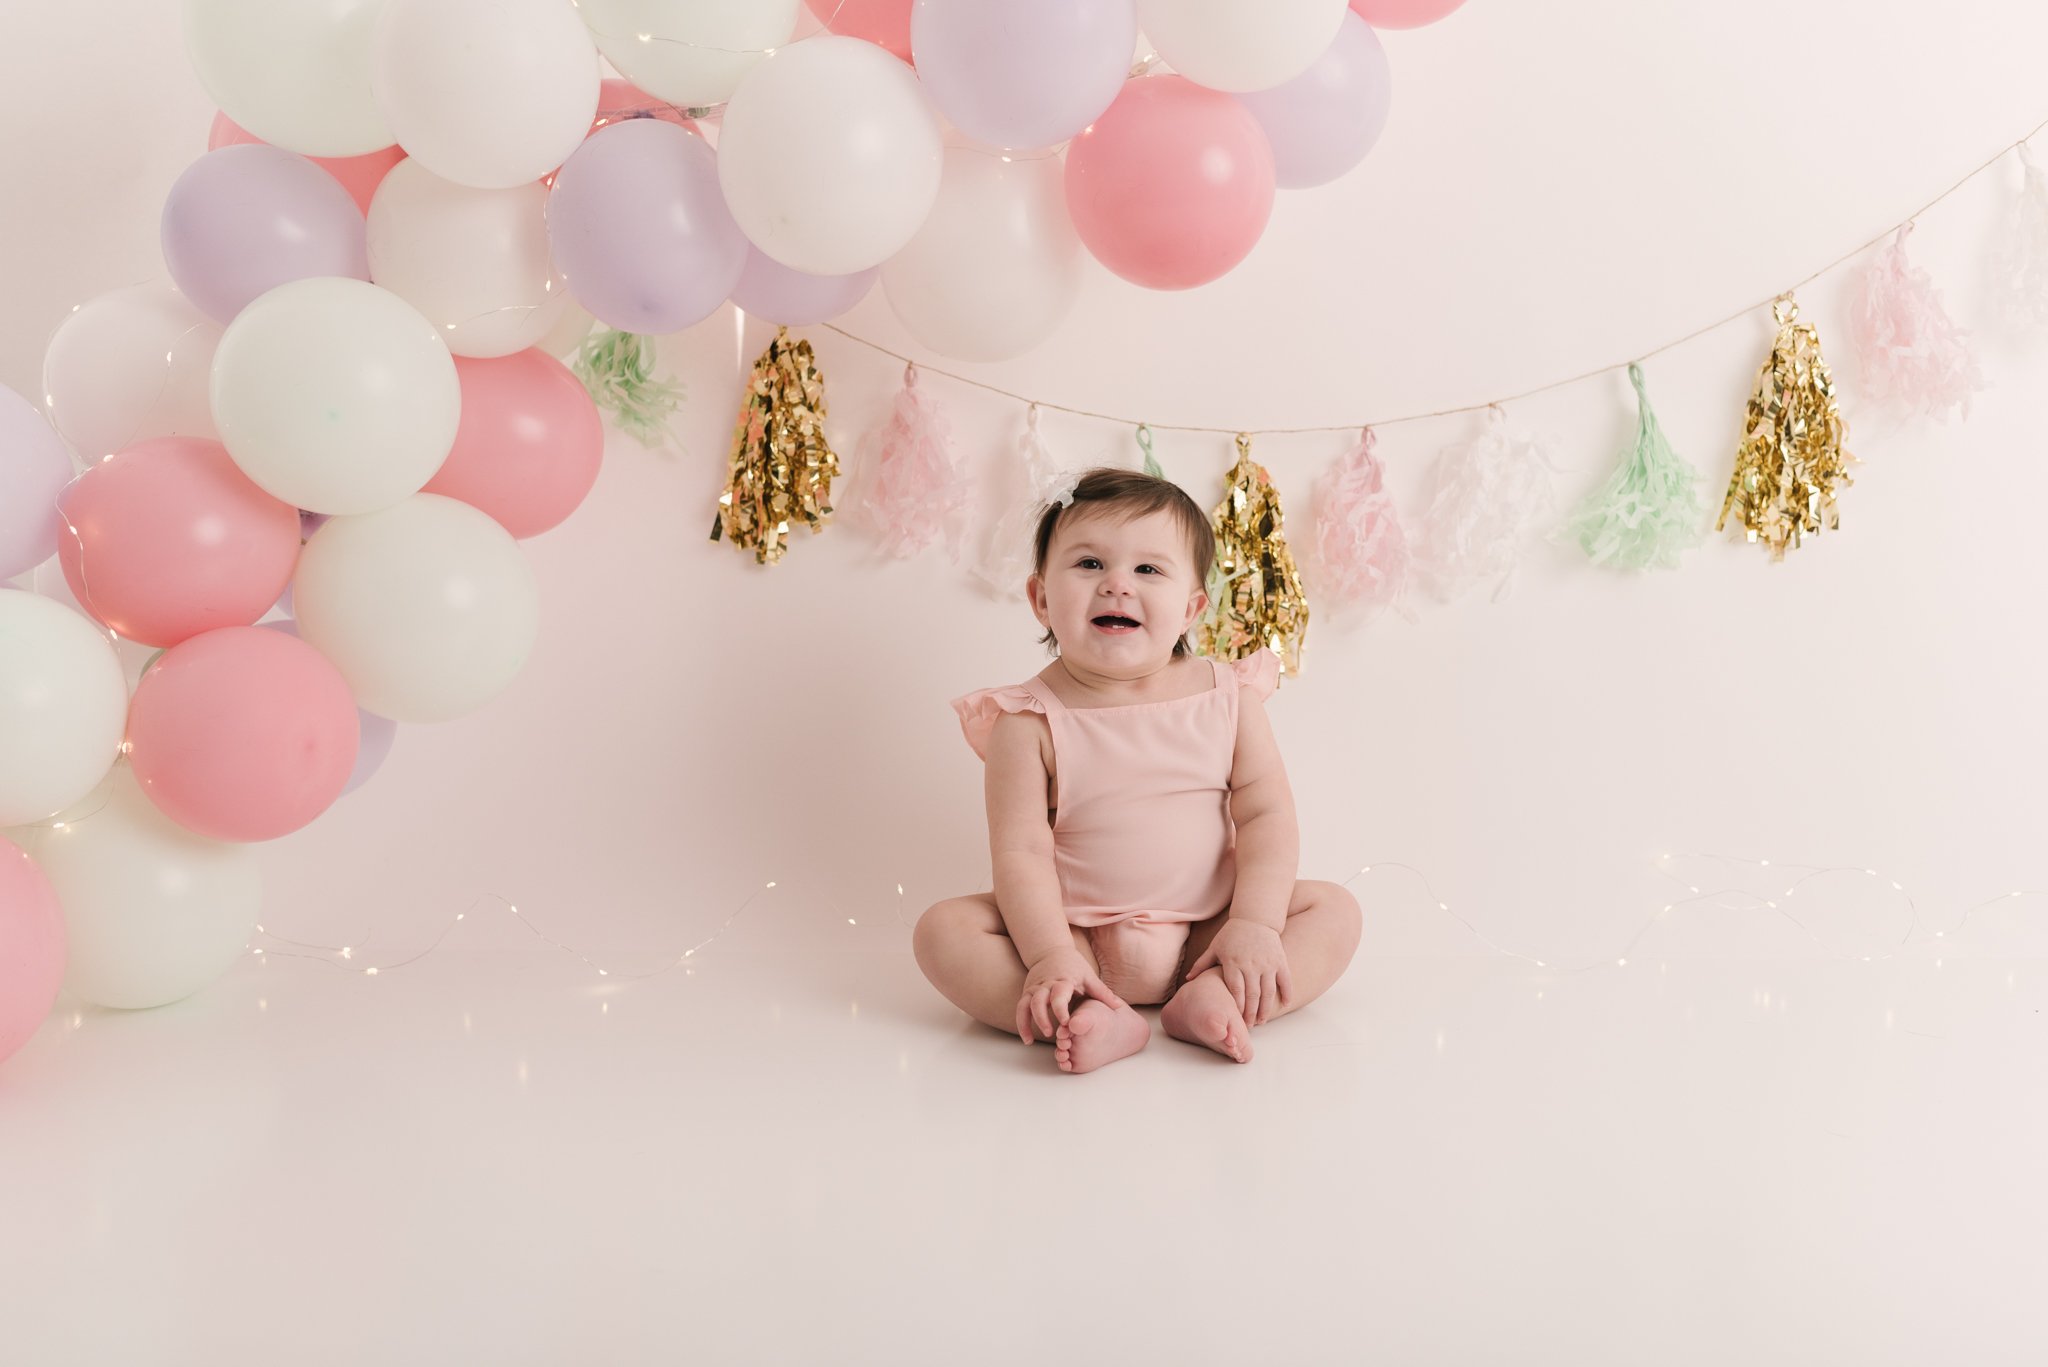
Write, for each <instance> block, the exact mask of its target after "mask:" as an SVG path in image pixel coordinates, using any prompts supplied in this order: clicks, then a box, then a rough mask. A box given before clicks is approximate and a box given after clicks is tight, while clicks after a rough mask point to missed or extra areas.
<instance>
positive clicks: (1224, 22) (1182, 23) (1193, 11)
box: [1138, 0, 1345, 91]
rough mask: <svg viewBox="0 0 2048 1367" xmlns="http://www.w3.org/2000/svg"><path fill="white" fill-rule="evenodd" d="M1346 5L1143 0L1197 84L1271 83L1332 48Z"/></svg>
mask: <svg viewBox="0 0 2048 1367" xmlns="http://www.w3.org/2000/svg"><path fill="white" fill-rule="evenodd" d="M1344 10H1345V0H1260V3H1258V4H1256V5H1247V4H1245V3H1244V0H1138V25H1139V27H1140V28H1142V29H1143V30H1144V34H1145V37H1146V38H1147V39H1149V40H1150V41H1151V43H1152V46H1153V47H1154V48H1155V49H1156V50H1157V51H1158V53H1159V56H1160V58H1161V59H1162V60H1163V61H1165V62H1166V64H1167V65H1168V66H1171V67H1172V68H1173V69H1174V70H1175V71H1177V72H1179V73H1180V74H1181V75H1183V76H1185V77H1187V78H1188V79H1189V80H1191V81H1193V82H1194V83H1195V84H1196V85H1205V86H1208V87H1209V88H1210V89H1211V90H1230V91H1247V90H1270V89H1272V88H1273V87H1274V86H1276V85H1283V84H1285V83H1286V82H1288V81H1291V80H1293V79H1294V78H1295V77H1296V76H1299V75H1300V74H1301V73H1302V72H1304V71H1306V70H1308V69H1309V68H1310V67H1311V66H1313V65H1315V60H1316V58H1318V57H1320V56H1322V55H1323V54H1324V53H1325V52H1327V51H1328V50H1329V47H1330V44H1331V43H1333V42H1335V41H1336V40H1337V27H1338V25H1340V24H1342V23H1343V22H1344Z"/></svg>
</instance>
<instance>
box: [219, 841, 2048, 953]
mask: <svg viewBox="0 0 2048 1367" xmlns="http://www.w3.org/2000/svg"><path fill="white" fill-rule="evenodd" d="M1686 860H1714V861H1718V862H1720V863H1723V864H1744V865H1749V866H1752V867H1755V868H1760V869H1779V870H1786V871H1797V876H1796V877H1794V878H1792V880H1791V881H1790V882H1789V883H1788V884H1787V885H1786V886H1785V887H1784V888H1783V889H1782V890H1781V891H1777V892H1774V893H1771V894H1769V895H1765V894H1762V893H1756V892H1751V891H1749V890H1748V889H1745V888H1739V887H1726V888H1718V889H1715V890H1713V891H1706V890H1703V889H1702V888H1701V887H1700V886H1699V884H1697V883H1694V882H1691V881H1689V879H1688V878H1686V877H1685V876H1683V875H1681V874H1679V873H1677V872H1674V871H1673V869H1672V864H1673V861H1686ZM1651 863H1652V866H1653V867H1654V868H1655V870H1656V872H1657V873H1658V874H1659V875H1660V876H1661V877H1663V878H1666V879H1668V880H1670V881H1671V882H1673V883H1674V884H1676V885H1677V886H1680V887H1683V888H1685V890H1686V892H1687V893H1688V894H1689V895H1687V896H1683V897H1674V898H1673V899H1672V900H1671V901H1668V902H1664V903H1661V904H1660V905H1659V906H1658V908H1657V910H1656V911H1654V912H1652V913H1650V914H1649V915H1648V916H1646V917H1644V918H1643V919H1642V920H1641V923H1640V924H1639V925H1637V927H1636V929H1635V931H1634V933H1633V934H1632V935H1630V936H1629V938H1628V940H1627V941H1626V942H1625V943H1624V944H1623V945H1622V946H1621V947H1620V948H1619V949H1617V950H1613V951H1609V952H1605V953H1601V954H1596V955H1592V956H1589V957H1587V958H1586V959H1585V960H1584V961H1583V962H1579V963H1575V964H1567V963H1564V962H1561V961H1560V960H1559V959H1558V957H1557V956H1554V955H1553V956H1543V955H1538V954H1531V953H1525V952H1523V951H1522V950H1518V949H1513V948H1509V947H1507V946H1505V945H1502V944H1501V943H1499V942H1498V941H1497V940H1495V939H1494V938H1493V937H1492V936H1490V935H1488V934H1487V933H1486V932H1485V931H1484V930H1482V929H1480V928H1479V927H1478V926H1477V925H1475V924H1473V922H1472V921H1471V920H1469V919H1468V918H1466V917H1465V916H1463V915H1461V914H1460V913H1459V912H1458V911H1457V910H1455V909H1453V908H1452V906H1451V904H1450V903H1449V902H1448V901H1446V900H1444V898H1443V897H1442V896H1441V895H1440V894H1438V892H1437V890H1436V887H1435V885H1434V884H1433V883H1432V882H1431V881H1430V879H1429V877H1428V875H1427V874H1425V873H1423V871H1422V870H1420V869H1418V868H1416V867H1415V866H1414V865H1412V864H1405V863H1401V862H1399V861H1394V860H1381V861H1375V862H1371V863H1367V864H1364V865H1361V866H1360V868H1359V869H1358V872H1356V873H1354V874H1352V875H1351V876H1350V877H1349V878H1347V879H1345V880H1344V886H1346V887H1349V886H1350V885H1351V884H1353V883H1355V882H1357V881H1358V880H1359V879H1361V878H1364V877H1366V876H1367V875H1370V874H1374V873H1379V874H1381V875H1382V877H1381V878H1380V879H1379V880H1378V881H1380V882H1385V881H1387V880H1386V878H1385V877H1384V875H1385V873H1386V872H1387V871H1389V870H1397V869H1398V870H1402V871H1405V872H1407V873H1409V874H1411V875H1413V876H1414V878H1415V879H1416V880H1417V881H1419V882H1420V883H1421V884H1422V888H1423V891H1424V893H1425V894H1426V896H1427V899H1428V902H1429V903H1430V904H1431V906H1432V907H1433V909H1434V910H1436V911H1438V912H1440V913H1442V914H1444V915H1447V916H1448V917H1449V918H1450V919H1452V920H1454V921H1456V922H1457V923H1458V924H1459V925H1460V926H1462V927H1464V929H1465V930H1466V931H1467V932H1469V933H1470V934H1471V936H1472V937H1473V938H1474V939H1475V940H1477V941H1478V942H1479V943H1480V944H1481V945H1483V946H1485V947H1486V948H1487V949H1489V950H1491V951H1493V952H1494V953H1495V954H1498V955H1501V956H1503V957H1505V958H1511V959H1517V960H1520V961H1521V962H1523V963H1527V964H1529V965H1531V966H1532V967H1535V968H1539V969H1542V970H1544V971H1546V972H1548V973H1551V974H1557V975H1571V974H1578V973H1586V972H1590V971H1592V970H1594V969H1600V968H1615V969H1625V968H1627V967H1628V966H1629V963H1630V961H1631V957H1632V956H1633V955H1634V954H1635V952H1636V948H1637V946H1638V945H1639V944H1641V942H1642V940H1643V938H1644V937H1645V936H1646V935H1648V934H1649V933H1650V932H1651V931H1652V930H1654V929H1655V928H1656V927H1657V926H1658V925H1659V924H1660V923H1662V922H1663V921H1664V920H1665V918H1667V917H1668V916H1670V915H1671V914H1672V913H1674V912H1677V911H1680V910H1681V909H1682V908H1685V907H1689V906H1692V905H1695V904H1698V903H1712V904H1714V905H1716V906H1718V907H1720V908H1721V909H1723V910H1729V911H1738V910H1768V911H1772V912H1775V913H1776V914H1777V916H1778V917H1779V918H1781V919H1783V920H1785V921H1787V922H1789V923H1790V924H1792V925H1793V926H1794V927H1796V928H1797V929H1798V930H1799V931H1801V932H1802V933H1803V934H1804V935H1805V936H1806V937H1807V939H1808V940H1810V941H1811V942H1812V943H1813V944H1814V945H1815V946H1817V947H1819V948H1820V949H1821V950H1822V951H1824V952H1825V953H1826V954H1827V956H1828V957H1830V958H1834V959H1838V960H1855V961H1861V962H1864V963H1871V962H1880V961H1883V960H1887V959H1892V958H1896V957H1898V956H1899V955H1900V954H1902V953H1904V952H1905V951H1906V948H1907V946H1908V945H1909V944H1911V943H1913V942H1914V936H1915V933H1916V932H1918V934H1919V935H1920V936H1921V937H1922V939H1921V941H1920V942H1921V943H1928V942H1933V941H1945V942H1949V943H1955V942H1956V937H1958V936H1959V935H1960V934H1961V932H1962V931H1963V930H1964V929H1965V927H1967V926H1968V925H1969V922H1970V918H1971V917H1972V916H1973V915H1975V914H1976V913H1977V912H1979V911H1981V910H1983V909H1984V908H1986V907H1990V906H1994V905H1998V904H2001V903H2008V902H2012V901H2014V900H2016V899H2022V898H2029V897H2048V889H2044V888H2014V889H2012V890H2010V891H2006V892H2002V893H1999V894H1997V895H1996V896H1993V897H1988V898H1984V899H1982V900H1980V901H1978V902H1975V903H1973V904H1971V905H1970V906H1968V907H1965V908H1964V909H1963V911H1962V913H1961V915H1960V916H1958V917H1957V918H1956V922H1955V924H1954V925H1953V926H1950V927H1944V928H1939V929H1937V928H1935V927H1934V926H1932V925H1930V924H1929V923H1928V922H1927V921H1926V919H1925V918H1923V916H1922V914H1921V910H1920V904H1919V901H1918V899H1916V898H1915V897H1914V896H1913V895H1912V893H1910V892H1909V891H1907V889H1906V887H1905V885H1904V884H1903V883H1901V882H1900V881H1899V880H1898V879H1896V878H1894V877H1892V876H1891V875H1889V874H1886V873H1883V872H1881V871H1879V870H1877V869H1874V868H1866V867H1862V866H1858V865H1835V866H1827V865H1816V864H1794V863H1787V862H1785V861H1782V860H1770V859H1751V858H1745V857H1743V856H1739V855H1725V854H1713V853H1705V852H1694V853H1662V854H1658V855H1656V856H1655V857H1654V859H1652V861H1651ZM1837 875H1850V876H1852V877H1857V878H1862V879H1867V880H1872V881H1876V882H1881V883H1884V884H1887V885H1889V890H1890V891H1892V892H1895V893H1897V894H1899V898H1900V899H1901V900H1902V901H1903V902H1904V904H1905V909H1906V915H1905V918H1904V920H1905V928H1904V929H1903V930H1902V931H1901V932H1900V933H1899V935H1898V936H1897V938H1896V939H1895V940H1893V941H1891V942H1890V946H1889V948H1888V949H1886V950H1885V952H1883V953H1863V952H1856V953H1843V952H1840V951H1839V950H1836V949H1835V948H1834V947H1833V946H1831V945H1830V944H1829V943H1828V942H1827V941H1826V940H1824V939H1823V938H1822V937H1821V936H1819V935H1817V934H1815V932H1814V931H1813V929H1812V927H1811V926H1809V925H1808V924H1807V923H1806V922H1804V921H1802V920H1801V919H1800V918H1799V917H1797V916H1795V915H1793V914H1792V912H1791V911H1790V910H1789V908H1788V907H1787V905H1786V904H1787V903H1789V902H1791V900H1792V899H1793V898H1794V897H1795V896H1796V895H1797V894H1798V893H1799V891H1800V890H1801V889H1802V888H1805V887H1806V886H1807V884H1809V883H1812V882H1814V881H1816V880H1818V879H1821V878H1826V877H1832V876H1837ZM781 887H782V883H781V881H780V880H773V881H770V882H768V883H765V884H763V885H762V886H761V887H759V888H756V889H754V890H753V891H751V892H749V893H748V894H747V895H746V896H745V897H744V898H742V899H741V900H740V902H739V904H738V905H737V906H735V907H734V908H733V909H732V911H731V912H730V913H728V914H727V916H726V918H725V920H724V921H723V922H721V923H720V924H719V927H718V929H717V930H715V931H713V932H712V933H711V934H710V935H709V936H707V937H705V938H704V939H702V940H699V941H697V942H696V943H694V944H692V945H690V946H689V947H688V948H686V949H683V950H682V951H681V952H679V953H675V954H674V955H673V956H672V957H667V956H666V955H665V957H666V962H664V963H663V964H662V966H661V967H659V968H654V969H649V970H647V971H645V972H624V971H621V970H620V969H619V968H617V967H608V966H606V965H603V964H600V963H598V962H597V961H596V960H595V959H593V958H591V956H590V955H588V954H586V953H584V952H583V951H582V950H580V949H577V948H575V947H574V946H572V945H568V944H564V943H563V942H562V941H560V940H558V939H556V938H555V937H553V936H552V935H549V934H548V933H547V932H545V931H543V930H542V929H541V928H540V927H539V926H537V925H535V924H534V922H533V920H532V919H531V918H530V917H529V916H528V915H527V914H526V913H525V912H522V911H521V910H520V909H519V907H518V906H517V905H516V904H515V903H513V902H512V901H511V900H510V899H508V898H505V897H503V896H502V895H500V894H498V893H493V892H485V893H479V894H478V895H477V896H476V897H475V898H474V899H472V900H471V901H470V902H469V903H468V905H467V906H465V908H464V909H463V910H462V911H458V912H456V913H455V915H454V917H453V918H452V919H450V920H449V921H448V922H446V923H445V924H444V925H443V926H442V927H441V930H440V933H439V934H438V935H436V936H435V937H434V939H433V941H432V942H431V943H430V944H428V946H427V947H426V948H425V949H423V950H420V951H419V952H418V953H416V954H412V955H409V956H407V957H405V958H402V959H397V960H392V961H390V962H386V963H381V964H363V963H360V962H358V960H357V955H358V953H359V951H360V950H361V949H362V948H363V945H364V944H366V943H367V942H368V941H367V939H366V940H364V941H363V942H361V943H357V944H352V945H321V944H314V943H311V942H309V941H304V940H296V939H291V938H289V937H286V936H282V935H278V934H277V933H275V932H274V931H271V930H269V929H267V928H265V927H264V926H262V925H260V924H259V925H258V926H257V927H256V929H257V930H258V931H259V932H261V933H262V934H263V935H264V936H265V937H266V938H268V939H271V940H274V941H277V942H279V943H281V944H287V945H292V946H296V948H295V949H291V950H276V949H266V948H264V947H262V946H260V945H259V946H252V947H251V949H250V951H249V952H250V954H251V955H252V956H253V957H257V958H260V959H264V960H268V959H272V958H292V959H305V960H308V961H311V962H314V963H323V964H327V965H328V966H330V967H334V968H340V969H345V970H347V971H349V972H353V973H359V974H361V975H363V976H365V977H372V978H374V977H380V976H383V975H385V974H388V973H390V972H392V971H393V970H395V969H399V968H404V967H406V966H408V965H411V964H415V963H418V962H419V961H420V960H422V959H424V958H426V957H427V956H428V955H430V954H432V953H433V952H434V951H435V950H437V949H439V948H440V947H441V945H442V944H443V943H444V942H445V941H446V940H447V938H448V936H449V935H450V934H451V933H453V931H454V930H455V928H456V926H457V925H458V924H460V923H463V922H465V921H466V920H467V919H468V917H469V914H470V913H471V912H473V911H475V910H476V909H477V907H478V906H479V905H480V904H482V903H485V902H497V903H499V904H500V905H501V906H502V907H503V908H504V909H505V910H506V911H507V912H509V913H510V914H511V915H512V916H513V917H514V918H515V919H517V920H518V921H519V923H520V924H521V925H522V926H524V927H525V928H526V929H527V930H528V931H529V932H531V933H532V934H533V935H534V936H535V937H536V938H538V939H540V940H542V941H544V942H545V943H546V944H547V945H549V946H551V947H552V948H554V949H556V950H559V951H561V952H563V953H565V954H568V955H571V956H572V957H574V958H576V959H577V960H579V961H580V962H581V963H582V964H583V965H584V967H586V968H588V969H590V970H591V971H592V973H593V974H595V976H597V977H600V978H608V979H613V980H617V981H627V982H631V981H639V980H644V979H648V978H658V977H662V976H665V975H667V974H669V973H673V972H674V971H675V970H676V969H678V968H681V969H682V970H683V971H684V974H685V975H686V976H690V975H693V974H694V973H695V969H696V965H697V964H698V963H700V962H702V960H701V959H699V957H698V956H699V954H700V953H701V952H702V951H703V950H704V949H705V948H706V947H707V946H709V945H710V944H712V943H713V942H715V941H716V940H718V939H719V938H720V937H721V936H723V935H724V934H725V933H726V931H727V930H729V929H730V928H731V927H732V924H733V922H734V921H736V920H738V919H739V918H740V916H742V915H743V914H745V913H746V911H747V910H748V908H750V907H752V906H753V905H754V904H755V902H756V901H758V900H759V899H760V898H761V896H762V895H763V894H764V893H767V892H770V891H775V890H778V889H780V888H781ZM1731 895H1733V896H1739V897H1743V898H1747V899H1749V901H1748V903H1747V905H1738V906H1731V905H1730V904H1729V903H1727V902H1726V901H1723V900H1722V899H1724V898H1726V897H1729V896H1731ZM904 898H905V889H904V885H903V884H902V883H897V884H896V897H895V901H894V902H893V903H892V904H891V905H892V907H893V909H894V911H895V916H896V921H897V923H898V924H899V925H900V926H901V927H902V928H903V929H904V930H905V931H909V930H910V929H912V928H913V925H914V923H913V922H912V921H911V920H910V919H909V918H907V917H906V916H905V915H904V910H903V908H904V906H905V902H904ZM1813 900H1814V899H1813V898H1812V896H1811V895H1809V897H1808V899H1807V901H1808V902H1809V903H1810V902H1812V901H1813ZM1802 905H1804V904H1802ZM835 906H836V903H835ZM839 910H842V911H843V910H844V909H843V908H839ZM1371 910H1372V909H1371V908H1368V909H1367V915H1368V919H1370V917H1371ZM846 922H847V924H848V925H858V924H859V919H858V918H857V917H853V916H848V917H846ZM304 950H312V951H315V952H313V953H304V952H300V951H304Z"/></svg>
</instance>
